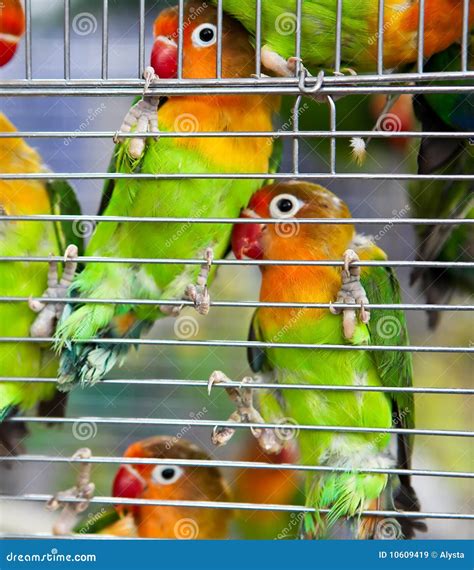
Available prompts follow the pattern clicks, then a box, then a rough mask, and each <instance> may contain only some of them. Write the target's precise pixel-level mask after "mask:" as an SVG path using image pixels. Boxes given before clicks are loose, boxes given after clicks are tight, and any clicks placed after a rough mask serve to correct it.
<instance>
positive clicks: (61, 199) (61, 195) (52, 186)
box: [46, 180, 84, 255]
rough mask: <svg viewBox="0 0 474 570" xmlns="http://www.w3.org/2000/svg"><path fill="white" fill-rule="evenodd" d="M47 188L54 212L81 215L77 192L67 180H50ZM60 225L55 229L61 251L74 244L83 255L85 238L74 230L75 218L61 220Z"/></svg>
mask: <svg viewBox="0 0 474 570" xmlns="http://www.w3.org/2000/svg"><path fill="white" fill-rule="evenodd" d="M46 188H47V190H48V194H49V199H50V202H51V211H52V212H53V213H54V214H62V215H69V216H80V215H81V205H80V204H79V201H78V199H77V196H76V192H75V191H74V189H73V188H72V186H71V185H70V184H69V182H68V181H67V180H50V181H49V182H48V183H47V185H46ZM59 226H60V227H58V226H56V227H55V231H56V237H57V241H58V244H59V249H60V251H62V252H64V250H65V249H66V247H67V246H68V245H69V244H74V245H75V246H77V248H78V250H79V255H82V253H83V251H84V240H83V238H82V236H81V233H80V232H78V231H77V230H76V231H75V230H74V220H61V222H60V223H59Z"/></svg>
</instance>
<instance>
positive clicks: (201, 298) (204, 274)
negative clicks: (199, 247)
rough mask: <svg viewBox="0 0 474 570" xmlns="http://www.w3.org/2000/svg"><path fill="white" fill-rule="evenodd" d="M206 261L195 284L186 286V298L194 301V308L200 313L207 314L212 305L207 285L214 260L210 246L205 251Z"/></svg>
mask: <svg viewBox="0 0 474 570" xmlns="http://www.w3.org/2000/svg"><path fill="white" fill-rule="evenodd" d="M204 259H205V263H203V264H202V265H201V270H200V271H199V275H198V277H197V280H196V283H195V284H190V285H188V286H187V287H186V290H185V292H184V298H185V299H189V300H190V301H192V302H193V303H194V308H195V309H196V311H197V312H198V313H199V314H200V315H207V314H208V313H209V309H210V306H211V296H210V295H209V290H208V287H207V281H208V279H209V273H210V271H211V267H212V262H213V261H214V252H213V251H212V248H210V247H208V248H207V249H206V251H205V252H204Z"/></svg>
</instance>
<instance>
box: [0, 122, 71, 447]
mask: <svg viewBox="0 0 474 570" xmlns="http://www.w3.org/2000/svg"><path fill="white" fill-rule="evenodd" d="M0 131H2V132H16V129H15V127H14V126H13V125H12V124H11V122H10V121H9V120H8V119H7V118H6V117H5V115H3V114H1V113H0ZM0 171H1V172H5V173H12V174H15V173H20V172H21V173H37V172H47V170H46V168H45V167H44V166H43V164H42V160H41V157H40V156H39V154H38V153H37V152H36V151H35V150H34V149H32V148H31V147H30V146H28V145H27V144H26V143H25V141H24V140H22V139H21V138H2V139H0ZM59 213H63V214H80V207H79V204H78V202H77V200H76V197H75V194H74V191H73V190H72V188H71V187H70V186H69V184H67V183H66V182H63V181H54V182H47V183H45V182H43V181H39V180H0V215H1V216H7V217H8V216H25V215H28V216H31V215H35V214H59ZM74 230H76V231H74ZM67 244H71V245H70V246H69V247H68V248H67V249H66V245H67ZM81 246H82V238H81V235H80V232H79V231H78V228H76V227H75V226H74V224H73V222H63V223H62V224H59V223H56V222H40V221H38V222H31V221H8V220H2V221H0V256H4V257H11V256H48V255H50V254H52V255H62V254H63V252H64V251H65V250H66V255H67V256H68V257H69V256H72V257H74V256H76V255H77V254H78V253H80V250H81ZM74 270H75V263H73V262H70V261H67V262H66V268H65V270H64V272H63V274H62V278H61V281H59V282H58V278H57V272H58V269H57V267H56V264H55V263H53V262H51V263H50V269H49V270H48V265H47V264H46V263H39V262H38V263H36V262H29V263H28V262H21V263H19V262H13V261H12V262H10V261H6V262H3V263H2V264H1V265H0V271H1V276H0V296H2V297H15V296H24V297H27V298H28V297H30V296H31V297H41V296H42V295H43V293H45V295H46V296H48V297H54V296H56V297H60V296H61V293H62V296H65V294H66V290H67V287H68V285H69V284H70V281H71V279H72V276H73V274H74ZM60 311H61V306H56V305H55V304H48V305H43V304H42V303H41V302H38V301H30V303H29V304H27V303H14V302H11V303H7V302H5V303H0V337H28V336H30V335H31V336H32V337H50V336H52V334H53V331H54V326H55V324H56V320H57V318H58V317H59V313H60ZM35 312H37V313H39V315H36V314H35ZM57 370H58V358H57V356H56V354H55V352H54V350H53V349H52V346H51V345H50V344H43V343H38V342H36V343H28V342H4V343H0V376H2V377H30V378H42V377H43V378H54V377H56V375H57ZM54 395H55V385H54V384H51V383H34V384H32V383H26V382H25V383H23V382H0V422H1V423H0V453H13V452H14V450H15V446H16V444H15V439H16V436H20V435H22V434H21V430H15V426H18V425H19V424H9V423H5V422H4V420H5V419H6V418H8V417H10V416H11V415H13V414H14V413H15V412H16V411H26V410H28V409H30V408H32V407H34V406H35V405H37V404H39V403H42V406H41V410H40V413H41V414H42V415H47V414H48V412H50V411H52V410H53V409H54V414H53V415H56V416H57V415H60V412H61V407H62V406H61V403H60V399H55V398H54ZM63 396H64V395H63ZM48 406H49V407H48ZM17 432H19V433H17Z"/></svg>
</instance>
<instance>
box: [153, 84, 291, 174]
mask: <svg viewBox="0 0 474 570" xmlns="http://www.w3.org/2000/svg"><path fill="white" fill-rule="evenodd" d="M209 99H210V98H208V97H201V98H199V97H195V98H192V97H186V98H183V97H174V98H170V99H169V100H168V101H167V102H166V104H165V105H163V107H162V108H161V109H160V110H159V113H158V120H159V125H160V128H161V129H162V130H166V131H177V132H179V131H182V132H196V131H202V132H232V131H235V132H240V131H271V130H272V129H273V125H272V121H271V114H272V113H269V112H268V111H269V109H270V110H274V111H277V110H278V107H279V103H280V99H279V97H274V96H267V97H261V96H256V95H249V96H246V97H242V96H239V97H235V96H231V95H228V96H219V97H213V98H212V102H211V103H210V102H209ZM210 110H211V112H210ZM174 142H175V144H177V145H178V146H183V147H186V148H190V149H194V150H196V151H197V152H198V153H199V154H201V155H203V156H208V157H209V162H210V163H211V164H213V165H214V166H215V168H218V169H219V171H223V172H249V173H253V172H255V173H266V172H268V161H269V159H270V156H271V154H272V145H273V140H272V139H271V138H270V137H268V138H247V137H242V138H236V137H226V138H224V137H215V138H203V137H189V138H176V139H174Z"/></svg>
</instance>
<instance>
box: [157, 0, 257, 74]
mask: <svg viewBox="0 0 474 570" xmlns="http://www.w3.org/2000/svg"><path fill="white" fill-rule="evenodd" d="M178 27H179V18H178V9H177V7H175V8H168V9H167V10H164V11H163V12H162V13H161V14H160V15H159V16H158V18H157V20H156V21H155V25H154V30H153V33H154V36H155V43H154V46H153V50H152V54H151V66H152V67H153V68H154V70H155V72H156V73H157V74H158V76H159V77H161V78H163V79H170V78H174V77H176V75H177V70H178V37H179V34H178ZM217 36H218V31H217V11H216V9H215V8H213V7H211V6H208V5H206V4H203V3H200V2H188V3H187V4H186V7H185V10H184V14H183V77H184V78H186V79H212V78H215V77H216V76H217V73H216V70H217V64H216V61H217ZM254 70H255V54H254V50H253V48H252V46H251V45H250V42H249V37H248V33H247V32H246V31H245V29H244V28H243V27H242V26H241V25H240V24H239V23H238V22H237V21H235V20H234V19H232V18H230V17H228V16H224V18H223V24H222V77H227V78H228V77H250V75H251V74H252V73H253V72H254Z"/></svg>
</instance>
